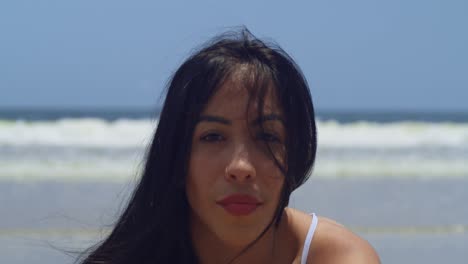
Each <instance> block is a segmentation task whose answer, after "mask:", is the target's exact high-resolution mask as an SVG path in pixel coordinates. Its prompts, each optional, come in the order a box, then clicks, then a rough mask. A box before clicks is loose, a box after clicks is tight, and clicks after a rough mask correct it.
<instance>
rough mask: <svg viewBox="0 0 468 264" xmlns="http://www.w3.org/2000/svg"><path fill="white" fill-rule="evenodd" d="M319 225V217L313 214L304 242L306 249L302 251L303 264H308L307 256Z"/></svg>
mask: <svg viewBox="0 0 468 264" xmlns="http://www.w3.org/2000/svg"><path fill="white" fill-rule="evenodd" d="M317 223H318V217H317V216H316V215H315V214H314V213H313V214H312V223H311V224H310V226H309V231H308V232H307V236H306V239H305V241H304V248H303V249H302V258H301V264H306V263H307V256H308V255H309V248H310V244H311V243H312V238H313V237H314V233H315V229H316V228H317Z"/></svg>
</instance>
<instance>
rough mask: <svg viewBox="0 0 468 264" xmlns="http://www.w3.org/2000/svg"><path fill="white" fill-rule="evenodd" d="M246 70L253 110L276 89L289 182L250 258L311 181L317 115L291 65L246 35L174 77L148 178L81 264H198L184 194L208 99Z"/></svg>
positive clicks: (223, 38) (218, 44) (212, 45)
mask: <svg viewBox="0 0 468 264" xmlns="http://www.w3.org/2000/svg"><path fill="white" fill-rule="evenodd" d="M240 67H247V68H248V69H249V70H248V71H243V72H247V74H244V75H245V76H241V79H242V81H243V83H244V84H245V86H246V87H250V88H251V89H249V94H250V97H249V98H250V99H249V102H250V101H252V102H256V103H258V106H259V107H258V111H259V113H258V114H259V115H261V114H262V108H263V104H264V102H263V100H264V96H265V93H266V92H267V90H268V89H273V90H274V93H275V95H276V98H277V99H278V102H279V104H280V106H281V109H282V110H283V114H284V118H285V120H284V121H285V128H286V140H285V145H286V157H285V161H286V162H285V164H284V166H283V164H280V162H278V161H277V160H276V158H274V157H273V158H274V159H275V162H276V165H277V166H278V167H279V168H280V169H281V171H282V172H283V175H284V177H285V181H284V185H283V188H282V191H281V195H280V201H279V204H278V207H277V210H276V212H275V214H274V217H273V219H271V222H270V224H269V225H268V226H267V227H266V228H265V230H264V231H263V233H262V234H260V236H259V237H258V238H257V239H256V240H255V241H253V242H252V243H251V244H250V245H249V246H247V247H246V249H245V250H248V248H249V247H250V246H251V245H252V244H253V243H255V242H256V241H257V240H258V239H259V238H260V237H261V236H262V235H263V234H264V233H265V232H266V231H267V230H268V228H270V227H271V226H272V225H274V226H276V225H277V224H278V223H279V221H280V219H281V216H282V213H283V210H284V208H285V207H286V206H287V205H288V202H289V197H290V195H291V193H292V191H293V190H295V189H296V188H297V187H299V186H300V185H301V184H303V183H304V182H305V181H306V180H307V178H308V176H309V174H310V171H311V169H312V167H313V164H314V160H315V155H316V148H317V140H316V138H317V137H316V126H315V119H314V109H313V104H312V99H311V96H310V92H309V88H308V85H307V82H306V80H305V78H304V76H303V74H302V73H301V71H300V69H299V67H298V66H297V65H296V63H295V62H294V61H293V59H292V58H291V57H290V56H288V55H287V54H286V52H284V51H283V50H282V49H281V48H280V47H279V46H277V45H274V44H271V43H266V42H264V41H261V40H259V39H257V38H256V37H254V36H253V35H252V34H251V33H250V32H249V31H248V30H247V29H246V28H243V29H241V30H238V31H236V32H230V33H225V34H222V35H220V36H218V37H216V38H214V39H213V40H211V41H210V42H208V43H206V44H205V45H204V46H203V47H202V48H201V49H199V50H197V51H196V52H195V53H194V54H193V55H192V56H190V57H189V58H188V59H187V60H186V61H185V62H183V63H182V65H181V66H180V67H179V68H178V70H177V71H176V72H175V73H174V75H173V77H172V79H171V80H170V81H169V83H168V87H167V95H166V99H165V102H164V106H163V108H162V111H161V114H160V118H159V123H158V126H157V129H156V131H155V133H154V137H153V140H152V143H151V145H150V147H149V149H148V151H147V155H146V164H145V167H144V171H143V175H142V177H141V179H140V180H139V183H138V184H137V186H136V188H135V190H134V192H133V194H132V195H131V197H130V200H129V202H128V205H127V207H126V208H125V210H124V211H123V213H122V214H121V216H120V217H119V219H118V220H117V222H116V224H115V226H114V228H113V229H112V231H111V232H110V234H109V235H108V236H107V237H106V238H105V239H104V240H103V241H102V242H100V243H99V244H97V245H95V246H94V247H91V248H89V249H88V250H87V251H86V252H84V253H83V255H82V257H81V259H80V260H79V261H80V262H81V263H83V264H92V263H94V264H97V263H100V264H101V263H109V264H110V263H112V264H121V263H122V264H123V263H125V264H127V263H140V264H143V263H197V262H198V259H197V254H196V252H195V250H194V247H193V245H192V242H191V241H192V240H191V235H190V225H189V213H190V206H189V204H188V201H187V197H186V193H185V182H186V177H187V172H188V161H189V156H190V152H191V144H192V134H193V131H194V128H195V125H196V123H197V120H198V117H199V115H200V113H201V112H202V111H203V109H204V107H205V105H206V104H207V103H208V101H209V100H210V98H211V97H212V96H213V94H214V93H216V91H217V90H218V89H219V88H220V86H222V84H223V83H224V82H225V81H227V80H228V79H229V78H231V77H232V75H233V74H234V73H235V72H236V71H237V72H239V71H238V70H239V68H240ZM237 72H236V74H237ZM236 77H237V75H236ZM270 154H272V152H271V151H270ZM245 250H244V251H245ZM244 251H243V252H244ZM241 254H242V252H241Z"/></svg>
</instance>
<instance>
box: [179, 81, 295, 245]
mask: <svg viewBox="0 0 468 264" xmlns="http://www.w3.org/2000/svg"><path fill="white" fill-rule="evenodd" d="M270 90H273V89H270ZM248 96H249V95H248V91H247V90H246V89H245V88H241V87H239V85H238V84H237V83H236V82H234V81H230V82H229V81H228V82H226V83H225V84H224V85H223V86H222V87H220V89H219V90H218V92H217V93H216V94H215V95H214V96H213V97H212V98H211V100H210V101H209V102H208V104H207V106H206V108H205V109H204V111H203V112H202V113H201V115H200V119H199V122H198V123H197V125H196V127H195V130H194V134H193V138H192V151H191V155H190V162H189V172H188V177H187V185H186V192H187V197H188V201H189V204H190V206H191V209H192V211H191V223H192V228H195V229H197V231H198V232H196V233H197V234H200V232H202V233H203V232H208V233H209V234H211V235H214V236H216V237H217V238H219V239H221V240H223V241H224V242H225V243H227V244H228V245H232V246H245V245H246V244H248V243H250V242H252V241H253V240H254V239H255V238H257V237H258V235H259V234H260V233H261V232H262V231H263V230H264V229H265V227H266V226H267V225H268V224H269V223H270V221H271V220H272V218H273V215H274V212H275V210H276V208H277V206H278V203H279V197H280V192H281V188H282V186H283V183H284V176H283V174H282V173H281V171H280V169H279V168H278V167H277V166H276V164H275V161H274V159H273V157H272V156H271V153H270V152H269V150H268V146H267V144H269V145H270V148H271V151H272V153H273V154H274V155H275V157H276V158H277V160H278V161H279V162H280V163H281V164H282V163H283V162H284V156H285V153H286V152H285V151H286V150H285V146H284V141H285V137H286V135H285V133H286V132H285V127H284V123H283V121H282V120H283V116H282V112H281V110H280V107H279V105H278V104H277V102H276V100H274V96H273V94H272V93H271V92H270V93H268V94H267V95H266V97H265V103H264V107H263V109H264V110H263V116H264V117H265V118H262V119H263V120H258V119H257V117H258V116H257V113H258V112H257V107H256V105H255V103H254V104H252V105H251V106H250V109H249V112H248V113H247V105H248ZM259 122H261V123H262V125H263V127H264V130H263V131H262V130H261V128H260V127H259ZM203 234H206V233H203Z"/></svg>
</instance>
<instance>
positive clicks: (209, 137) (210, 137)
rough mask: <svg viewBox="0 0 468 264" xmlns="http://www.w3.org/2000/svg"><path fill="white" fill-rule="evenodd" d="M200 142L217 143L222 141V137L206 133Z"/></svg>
mask: <svg viewBox="0 0 468 264" xmlns="http://www.w3.org/2000/svg"><path fill="white" fill-rule="evenodd" d="M200 140H201V141H205V142H218V141H222V140H224V137H223V136H221V135H220V134H218V133H208V134H205V135H203V136H201V137H200Z"/></svg>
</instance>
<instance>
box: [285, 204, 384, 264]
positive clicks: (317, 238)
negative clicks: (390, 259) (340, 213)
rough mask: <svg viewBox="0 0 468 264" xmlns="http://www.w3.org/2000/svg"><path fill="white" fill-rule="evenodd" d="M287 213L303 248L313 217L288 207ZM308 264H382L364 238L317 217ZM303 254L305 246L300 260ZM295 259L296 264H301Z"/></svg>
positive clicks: (339, 225) (328, 220) (330, 220)
mask: <svg viewBox="0 0 468 264" xmlns="http://www.w3.org/2000/svg"><path fill="white" fill-rule="evenodd" d="M287 214H288V215H289V217H290V218H291V222H293V223H294V229H295V230H296V232H297V233H298V235H297V238H298V239H299V240H300V241H298V242H299V243H300V244H301V245H303V243H304V240H305V236H306V235H307V231H308V229H309V226H310V223H311V221H312V217H311V216H310V215H308V214H306V213H304V212H301V211H298V210H295V209H292V208H288V209H287ZM308 250H309V253H308V256H307V263H321V264H326V263H334V264H339V263H363V264H364V263H365V264H379V263H380V259H379V256H378V255H377V253H376V251H375V250H374V248H373V247H372V246H371V245H370V244H369V243H368V242H367V241H366V240H364V239H363V238H361V237H359V236H358V235H356V234H354V233H353V232H351V231H350V230H348V229H347V228H345V227H344V226H343V225H341V224H339V223H337V222H335V221H333V220H332V219H329V218H326V217H321V216H319V217H318V224H317V228H316V230H315V234H314V237H313V239H312V244H311V246H310V248H309V249H308ZM300 255H302V247H301V248H300V252H299V253H298V257H299V256H300ZM299 259H300V258H296V261H295V263H300V262H298V261H297V260H299Z"/></svg>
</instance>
